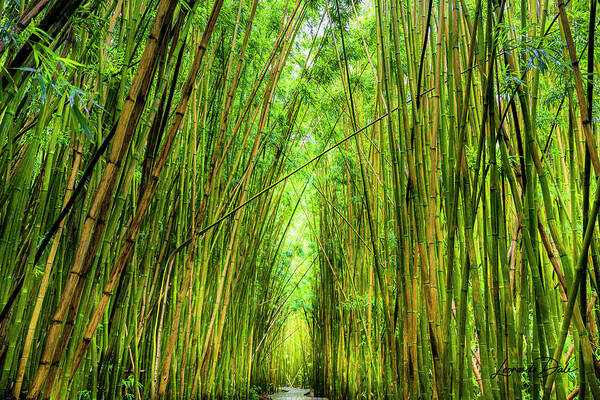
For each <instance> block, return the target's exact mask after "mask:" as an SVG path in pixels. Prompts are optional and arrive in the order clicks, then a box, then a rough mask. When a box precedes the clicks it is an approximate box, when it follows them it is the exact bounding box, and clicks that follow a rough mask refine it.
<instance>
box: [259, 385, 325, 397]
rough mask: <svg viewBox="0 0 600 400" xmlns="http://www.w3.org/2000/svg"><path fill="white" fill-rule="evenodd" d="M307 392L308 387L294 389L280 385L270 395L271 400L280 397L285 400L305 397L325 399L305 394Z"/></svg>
mask: <svg viewBox="0 0 600 400" xmlns="http://www.w3.org/2000/svg"><path fill="white" fill-rule="evenodd" d="M309 392H310V390H309V389H296V388H291V387H282V388H281V391H280V392H277V393H275V394H274V395H272V396H271V399H273V400H282V399H286V400H290V399H293V400H307V399H311V400H327V399H326V398H325V397H308V396H305V395H306V394H307V393H309Z"/></svg>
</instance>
